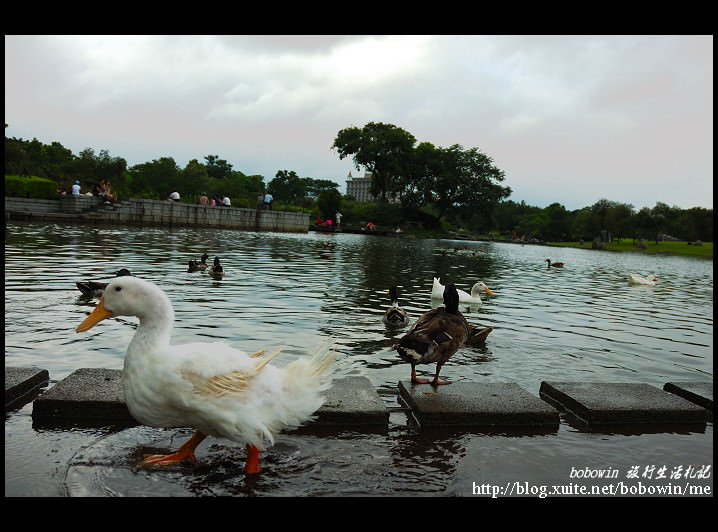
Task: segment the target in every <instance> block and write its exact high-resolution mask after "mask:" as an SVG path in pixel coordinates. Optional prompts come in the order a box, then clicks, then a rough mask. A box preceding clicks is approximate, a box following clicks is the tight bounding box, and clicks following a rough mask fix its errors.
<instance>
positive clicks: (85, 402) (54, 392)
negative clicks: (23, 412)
mask: <svg viewBox="0 0 718 532" xmlns="http://www.w3.org/2000/svg"><path fill="white" fill-rule="evenodd" d="M121 376H122V371H121V370H119V369H100V368H81V369H78V370H76V371H74V372H73V373H71V374H70V375H68V376H67V377H65V378H64V379H62V380H61V381H60V382H58V383H57V384H56V385H55V386H53V387H52V388H50V389H49V390H47V391H46V392H45V393H43V394H42V395H41V396H40V397H38V398H37V399H35V402H34V403H33V408H32V416H33V418H61V419H86V420H97V419H106V420H107V421H111V422H128V423H132V422H134V423H137V422H136V421H135V419H134V418H133V417H132V415H131V414H130V411H129V410H128V409H127V405H126V404H125V394H124V392H123V391H122V382H121V380H120V378H121Z"/></svg>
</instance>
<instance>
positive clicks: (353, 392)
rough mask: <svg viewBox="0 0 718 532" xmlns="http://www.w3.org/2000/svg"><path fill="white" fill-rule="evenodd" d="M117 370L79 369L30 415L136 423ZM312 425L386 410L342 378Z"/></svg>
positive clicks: (370, 420)
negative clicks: (126, 400) (126, 401)
mask: <svg viewBox="0 0 718 532" xmlns="http://www.w3.org/2000/svg"><path fill="white" fill-rule="evenodd" d="M121 376H122V371H121V370H113V369H97V368H82V369H78V370H77V371H75V372H73V373H72V374H70V375H68V376H67V377H66V378H65V379H63V380H61V381H60V382H58V383H57V384H56V385H55V386H53V387H52V388H50V389H49V390H48V391H47V392H45V393H44V394H42V395H41V396H40V397H38V398H37V399H36V400H35V402H34V404H33V412H32V415H33V418H37V419H47V418H56V419H63V420H67V419H74V420H78V421H81V420H83V419H84V420H88V421H96V420H98V419H106V420H108V421H111V422H115V423H116V422H124V423H137V422H136V421H135V419H134V418H133V417H132V415H131V414H130V411H129V410H128V408H127V405H126V404H125V397H124V393H123V391H122V383H121ZM326 397H327V400H326V402H325V404H324V405H323V406H322V407H321V408H320V409H319V410H318V411H317V412H316V420H315V421H314V422H312V423H311V425H312V426H314V425H321V426H331V425H378V424H381V425H386V424H387V422H388V420H389V412H388V410H387V408H386V406H385V405H384V401H383V400H382V399H381V398H380V397H379V395H378V394H377V393H376V391H375V390H374V388H373V386H372V385H371V382H370V381H369V379H368V378H366V377H346V378H343V379H339V380H337V381H335V382H334V385H333V386H332V388H330V389H329V390H328V391H327V395H326Z"/></svg>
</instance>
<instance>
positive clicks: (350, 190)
mask: <svg viewBox="0 0 718 532" xmlns="http://www.w3.org/2000/svg"><path fill="white" fill-rule="evenodd" d="M370 183H371V172H365V173H364V177H352V173H351V172H349V175H348V176H347V194H348V195H350V196H354V199H356V200H357V201H359V202H361V203H368V202H370V201H376V197H374V196H373V195H372V194H370V193H369V184H370Z"/></svg>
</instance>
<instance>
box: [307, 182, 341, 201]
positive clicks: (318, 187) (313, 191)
mask: <svg viewBox="0 0 718 532" xmlns="http://www.w3.org/2000/svg"><path fill="white" fill-rule="evenodd" d="M301 181H302V183H304V190H305V193H306V195H307V196H309V197H310V198H313V199H317V198H318V197H319V194H321V192H322V191H323V190H332V189H334V190H337V189H338V188H339V183H335V182H334V181H331V180H329V179H314V178H311V177H303V178H302V179H301Z"/></svg>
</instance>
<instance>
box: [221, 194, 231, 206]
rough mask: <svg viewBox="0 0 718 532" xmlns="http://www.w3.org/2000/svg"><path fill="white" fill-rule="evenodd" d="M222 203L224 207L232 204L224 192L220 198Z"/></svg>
mask: <svg viewBox="0 0 718 532" xmlns="http://www.w3.org/2000/svg"><path fill="white" fill-rule="evenodd" d="M222 205H224V206H225V207H231V206H232V202H231V201H229V196H227V195H226V194H225V196H224V197H223V198H222Z"/></svg>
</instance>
